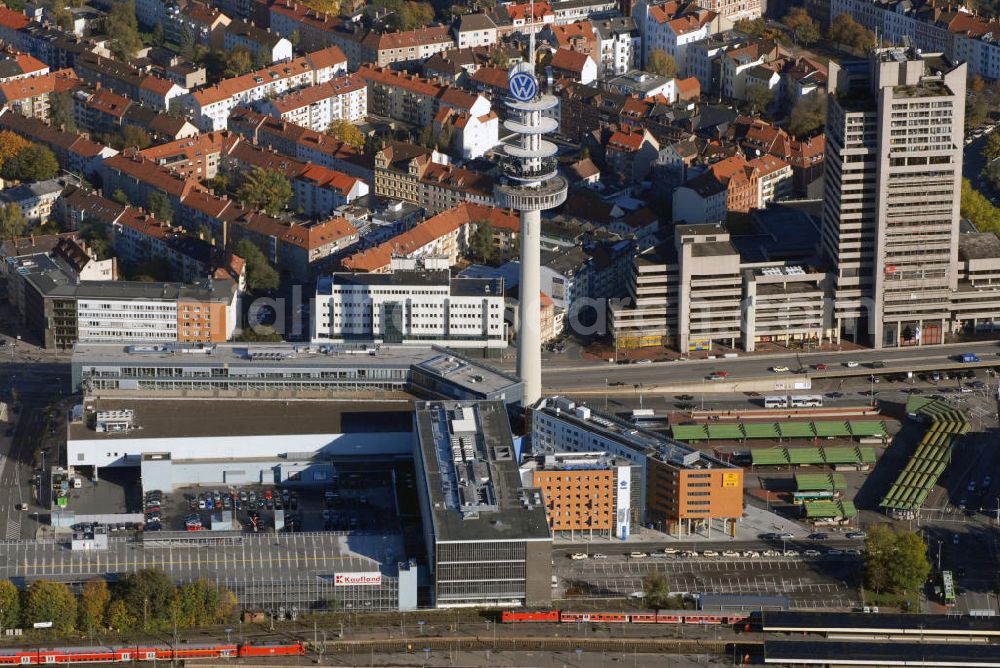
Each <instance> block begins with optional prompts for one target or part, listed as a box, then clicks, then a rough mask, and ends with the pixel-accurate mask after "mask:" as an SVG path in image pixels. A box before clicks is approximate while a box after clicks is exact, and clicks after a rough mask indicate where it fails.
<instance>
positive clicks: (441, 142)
mask: <svg viewBox="0 0 1000 668" xmlns="http://www.w3.org/2000/svg"><path fill="white" fill-rule="evenodd" d="M454 139H455V126H454V125H452V124H451V123H445V124H444V125H442V126H441V131H440V132H438V136H437V141H436V142H435V144H436V146H437V149H438V150H439V151H443V152H445V153H447V152H448V150H449V149H451V143H452V141H454Z"/></svg>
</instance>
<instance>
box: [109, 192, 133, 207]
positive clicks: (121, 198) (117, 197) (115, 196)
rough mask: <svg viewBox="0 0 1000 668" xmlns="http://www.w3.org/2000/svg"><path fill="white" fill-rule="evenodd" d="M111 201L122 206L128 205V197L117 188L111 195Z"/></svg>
mask: <svg viewBox="0 0 1000 668" xmlns="http://www.w3.org/2000/svg"><path fill="white" fill-rule="evenodd" d="M111 199H112V200H114V201H115V202H118V203H119V204H121V205H122V206H128V205H129V201H128V195H126V194H125V191H124V190H122V189H121V188H118V189H116V190H115V191H114V192H113V193H111Z"/></svg>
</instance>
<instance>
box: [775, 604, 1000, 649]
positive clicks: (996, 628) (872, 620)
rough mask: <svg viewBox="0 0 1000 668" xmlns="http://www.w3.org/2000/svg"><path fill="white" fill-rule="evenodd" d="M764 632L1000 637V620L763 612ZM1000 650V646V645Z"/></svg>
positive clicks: (944, 616)
mask: <svg viewBox="0 0 1000 668" xmlns="http://www.w3.org/2000/svg"><path fill="white" fill-rule="evenodd" d="M761 625H762V627H763V631H764V632H765V633H772V632H773V633H790V632H791V633H857V632H858V631H865V632H869V633H886V634H892V635H906V636H913V638H914V640H916V639H917V638H919V637H921V636H922V637H923V638H925V639H932V638H934V637H944V636H966V637H968V636H980V637H1000V617H971V616H969V615H903V614H885V613H882V614H871V613H864V612H772V611H768V610H765V611H764V612H762V613H761ZM998 647H1000V645H998Z"/></svg>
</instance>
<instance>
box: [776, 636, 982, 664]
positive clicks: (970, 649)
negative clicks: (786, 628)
mask: <svg viewBox="0 0 1000 668" xmlns="http://www.w3.org/2000/svg"><path fill="white" fill-rule="evenodd" d="M764 663H765V664H780V665H783V666H794V665H799V664H802V665H809V666H960V667H962V668H975V667H976V666H983V667H984V668H986V667H989V666H1000V646H998V645H985V644H962V643H959V644H942V643H919V642H913V643H899V642H823V641H819V642H816V641H812V642H810V641H796V640H767V641H765V642H764Z"/></svg>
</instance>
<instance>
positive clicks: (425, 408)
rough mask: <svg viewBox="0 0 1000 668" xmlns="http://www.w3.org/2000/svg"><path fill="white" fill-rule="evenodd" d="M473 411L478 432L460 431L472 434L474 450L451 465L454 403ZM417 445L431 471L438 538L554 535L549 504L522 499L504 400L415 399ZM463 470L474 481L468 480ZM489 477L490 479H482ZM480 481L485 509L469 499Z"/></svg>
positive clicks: (428, 473) (430, 487) (541, 537)
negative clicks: (419, 401) (547, 510)
mask: <svg viewBox="0 0 1000 668" xmlns="http://www.w3.org/2000/svg"><path fill="white" fill-rule="evenodd" d="M458 407H462V409H463V410H464V413H465V415H466V417H467V418H468V417H469V416H470V415H474V416H475V422H474V424H475V426H474V429H475V432H474V433H471V432H465V431H463V432H461V435H462V436H463V437H466V436H468V437H470V438H472V439H473V443H474V445H473V454H472V456H471V457H465V458H464V461H462V462H460V463H457V464H455V465H454V467H453V466H452V459H451V449H450V445H449V442H452V443H453V442H454V439H453V438H452V437H453V436H454V435H455V434H453V433H452V429H451V427H452V424H451V423H452V420H453V419H454V417H455V415H454V411H455V410H456V408H458ZM415 422H416V427H415V428H416V431H417V436H418V438H417V447H419V449H420V452H419V453H418V455H417V456H419V457H420V458H421V462H422V465H423V470H424V471H425V472H426V476H427V490H428V494H429V496H430V507H431V512H432V514H433V523H434V534H435V536H436V538H437V540H438V541H439V542H448V541H450V540H459V541H463V542H467V541H490V540H508V541H509V540H550V539H551V533H550V532H549V526H548V522H547V521H546V519H545V507H544V506H543V505H542V504H541V503H538V504H533V503H532V504H528V505H524V504H523V502H522V499H523V498H524V494H525V492H524V491H523V487H522V484H521V476H520V471H519V469H518V464H517V459H516V458H515V457H514V456H513V455H514V444H513V440H512V438H511V433H510V423H509V421H508V418H507V411H506V409H505V407H504V405H503V403H502V402H499V401H489V402H455V401H434V402H426V403H423V404H418V405H417V410H416V413H415ZM464 470H471V471H472V475H470V476H468V478H470V479H471V482H472V483H473V484H471V485H467V484H465V482H466V481H465V480H462V478H465V477H466V476H463V473H462V472H463V471H464ZM484 479H488V480H489V482H488V483H487V484H483V481H484ZM477 485H478V486H479V488H480V491H481V493H482V496H481V497H480V502H481V503H480V506H481V507H482V508H483V509H481V510H474V509H471V508H470V507H469V506H468V505H467V502H468V501H469V500H470V499H472V498H474V497H475V496H476V490H475V489H470V487H475V486H477Z"/></svg>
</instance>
